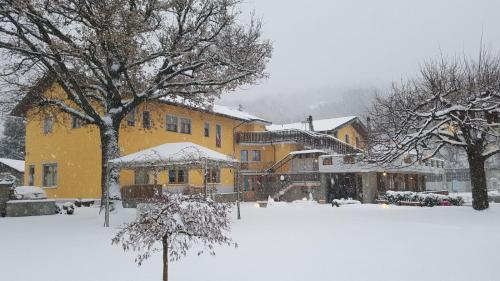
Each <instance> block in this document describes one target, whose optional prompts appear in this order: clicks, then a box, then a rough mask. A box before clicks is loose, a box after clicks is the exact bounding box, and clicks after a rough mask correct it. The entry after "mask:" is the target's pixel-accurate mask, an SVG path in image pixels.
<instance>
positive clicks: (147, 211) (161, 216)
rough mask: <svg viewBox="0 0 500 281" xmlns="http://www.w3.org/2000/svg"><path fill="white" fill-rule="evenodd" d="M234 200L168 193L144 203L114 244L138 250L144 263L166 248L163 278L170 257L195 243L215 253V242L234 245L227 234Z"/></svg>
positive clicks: (165, 276)
mask: <svg viewBox="0 0 500 281" xmlns="http://www.w3.org/2000/svg"><path fill="white" fill-rule="evenodd" d="M230 210H231V204H229V203H219V202H215V201H213V200H212V199H210V198H205V197H204V196H203V195H202V194H196V195H182V194H172V193H167V194H164V195H162V196H161V197H157V198H154V199H152V201H150V202H149V203H148V204H147V206H143V208H141V211H140V212H139V213H138V215H137V218H136V220H135V221H133V222H131V223H128V224H126V225H125V226H124V227H123V228H122V229H121V230H120V231H119V232H118V233H117V234H116V236H115V237H114V238H113V240H112V244H117V245H121V246H122V247H123V250H124V251H129V250H132V251H136V252H138V255H137V257H136V259H135V261H136V262H137V263H138V264H139V265H141V264H142V262H143V261H144V260H146V259H147V258H149V257H150V256H151V254H152V253H154V252H159V251H162V250H163V280H167V279H168V277H167V276H168V261H169V260H170V261H175V260H178V259H180V258H181V257H183V256H185V255H186V254H187V252H188V250H189V249H190V248H191V247H192V246H193V245H195V244H196V246H200V247H201V248H199V249H198V255H200V254H202V253H203V252H205V251H206V252H208V253H210V254H212V255H214V254H215V252H214V246H215V245H228V246H230V245H235V246H236V244H235V243H234V242H233V241H232V239H231V238H230V237H229V236H228V233H229V230H230V219H229V213H230Z"/></svg>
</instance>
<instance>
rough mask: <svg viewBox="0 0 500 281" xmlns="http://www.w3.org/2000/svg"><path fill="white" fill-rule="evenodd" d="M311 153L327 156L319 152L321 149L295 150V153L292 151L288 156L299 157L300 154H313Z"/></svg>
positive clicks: (322, 151) (323, 152) (321, 151)
mask: <svg viewBox="0 0 500 281" xmlns="http://www.w3.org/2000/svg"><path fill="white" fill-rule="evenodd" d="M313 153H322V154H327V153H326V152H325V151H324V150H321V149H308V150H297V151H292V152H290V153H289V154H290V155H300V154H313Z"/></svg>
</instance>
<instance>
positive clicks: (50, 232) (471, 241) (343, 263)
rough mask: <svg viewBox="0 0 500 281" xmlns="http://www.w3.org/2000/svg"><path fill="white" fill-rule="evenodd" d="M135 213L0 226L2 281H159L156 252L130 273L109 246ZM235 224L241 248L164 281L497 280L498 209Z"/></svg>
mask: <svg viewBox="0 0 500 281" xmlns="http://www.w3.org/2000/svg"><path fill="white" fill-rule="evenodd" d="M134 215H135V210H133V209H118V210H117V211H116V212H114V213H113V214H112V216H111V224H112V227H111V228H109V229H105V228H103V227H102V224H103V216H99V215H98V209H96V208H77V209H76V212H75V215H73V216H68V215H54V216H44V217H24V218H0V279H1V280H9V281H16V280H19V281H21V280H22V281H31V280H33V281H35V280H36V281H40V280H48V281H49V280H50V281H58V280H61V281H63V280H64V281H74V280H75V281H76V280H97V281H100V280H102V281H105V280H120V281H126V280H141V281H144V280H161V270H162V268H161V256H160V254H156V255H155V256H154V257H153V258H151V259H150V260H148V261H146V262H145V264H144V265H143V266H141V267H137V266H136V265H135V264H134V261H133V253H124V252H123V251H122V250H121V248H119V247H117V246H112V245H111V237H112V236H113V234H114V233H115V232H116V228H117V227H118V226H119V225H120V224H121V223H123V222H125V221H127V220H130V219H132V218H133V217H134ZM232 215H234V216H235V214H232ZM242 217H243V219H242V220H241V221H236V220H235V221H234V223H233V230H232V236H233V238H234V240H235V241H236V242H237V243H238V244H239V247H238V248H229V247H225V248H219V249H218V250H217V255H216V256H215V257H214V256H208V255H202V256H196V255H191V256H188V257H186V258H184V259H182V260H181V261H179V262H174V263H173V264H171V267H170V280H173V281H176V280H183V281H187V280H193V281H195V280H196V281H201V280H203V281H206V280H214V281H234V280H237V281H240V280H252V281H254V280H259V281H277V280H287V281H288V280H301V281H304V280H384V281H388V280H440V281H441V280H500V279H499V278H500V272H499V271H498V266H499V265H500V263H499V261H500V204H492V206H491V207H490V209H489V210H486V211H482V212H477V211H474V210H472V208H471V207H470V206H464V207H434V208H425V207H424V208H420V207H396V206H389V207H388V208H382V206H381V205H343V206H341V207H331V206H330V205H318V204H309V203H307V202H304V203H293V204H285V205H279V206H270V207H268V208H256V207H255V206H254V204H252V203H246V204H243V207H242Z"/></svg>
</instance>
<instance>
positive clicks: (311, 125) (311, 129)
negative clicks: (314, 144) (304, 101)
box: [307, 115, 314, 132]
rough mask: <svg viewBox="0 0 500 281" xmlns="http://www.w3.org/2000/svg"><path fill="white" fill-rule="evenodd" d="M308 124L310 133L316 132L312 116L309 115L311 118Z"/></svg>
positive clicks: (308, 119) (308, 118)
mask: <svg viewBox="0 0 500 281" xmlns="http://www.w3.org/2000/svg"><path fill="white" fill-rule="evenodd" d="M307 123H309V131H311V132H314V126H313V117H312V115H309V117H307Z"/></svg>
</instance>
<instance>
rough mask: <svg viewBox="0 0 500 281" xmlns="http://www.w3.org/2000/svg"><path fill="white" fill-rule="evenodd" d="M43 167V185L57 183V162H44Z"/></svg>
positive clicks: (54, 184) (48, 185) (47, 185)
mask: <svg viewBox="0 0 500 281" xmlns="http://www.w3.org/2000/svg"><path fill="white" fill-rule="evenodd" d="M42 168H43V186H44V187H52V186H56V185H57V164H44V165H43V166H42Z"/></svg>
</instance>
